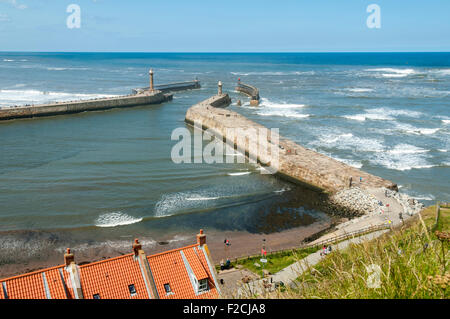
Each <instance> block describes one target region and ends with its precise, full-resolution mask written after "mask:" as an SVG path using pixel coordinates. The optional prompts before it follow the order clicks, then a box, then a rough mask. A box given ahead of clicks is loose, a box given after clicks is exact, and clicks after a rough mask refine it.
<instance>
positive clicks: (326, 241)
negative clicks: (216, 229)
mask: <svg viewBox="0 0 450 319" xmlns="http://www.w3.org/2000/svg"><path fill="white" fill-rule="evenodd" d="M390 228H391V226H390V225H389V224H381V225H372V226H367V227H364V228H361V229H358V230H355V231H353V232H349V233H344V234H341V235H338V236H334V237H331V238H328V239H324V240H321V241H319V242H312V243H303V244H300V245H299V246H296V247H291V248H285V249H279V250H267V255H268V256H269V255H271V254H278V253H283V252H288V251H295V250H300V249H306V248H314V247H317V249H320V247H321V246H323V245H326V244H330V243H335V244H336V243H338V242H341V241H343V240H347V239H351V238H355V237H359V236H361V235H364V234H368V233H373V232H376V231H380V230H385V229H390ZM257 257H261V254H254V255H250V254H247V255H243V256H240V257H235V258H232V260H233V261H234V262H237V261H238V260H243V259H250V258H257Z"/></svg>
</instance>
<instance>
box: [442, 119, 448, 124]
mask: <svg viewBox="0 0 450 319" xmlns="http://www.w3.org/2000/svg"><path fill="white" fill-rule="evenodd" d="M442 123H444V124H450V120H442Z"/></svg>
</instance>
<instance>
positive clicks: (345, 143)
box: [309, 133, 384, 152]
mask: <svg viewBox="0 0 450 319" xmlns="http://www.w3.org/2000/svg"><path fill="white" fill-rule="evenodd" d="M309 145H312V146H319V147H326V148H337V149H341V150H351V151H362V152H381V151H383V150H384V146H383V144H382V142H381V140H379V139H375V138H363V137H358V136H354V135H353V134H352V133H345V134H334V133H332V134H325V135H322V136H320V137H319V138H318V139H317V140H315V141H313V142H311V143H309Z"/></svg>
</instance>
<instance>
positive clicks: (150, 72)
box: [148, 69, 154, 93]
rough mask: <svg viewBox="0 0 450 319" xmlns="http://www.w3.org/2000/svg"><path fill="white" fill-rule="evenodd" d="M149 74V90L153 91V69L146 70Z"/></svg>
mask: <svg viewBox="0 0 450 319" xmlns="http://www.w3.org/2000/svg"><path fill="white" fill-rule="evenodd" d="M148 73H149V74H150V92H152V93H153V91H154V87H153V69H150V71H149V72H148Z"/></svg>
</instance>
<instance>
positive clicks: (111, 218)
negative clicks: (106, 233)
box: [95, 211, 142, 227]
mask: <svg viewBox="0 0 450 319" xmlns="http://www.w3.org/2000/svg"><path fill="white" fill-rule="evenodd" d="M141 221H142V217H140V218H136V217H133V216H129V215H127V214H124V213H122V212H120V211H119V212H113V213H106V214H103V215H100V216H99V217H98V218H97V220H96V221H95V226H97V227H116V226H123V225H131V224H135V223H139V222H141Z"/></svg>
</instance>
